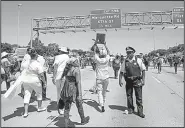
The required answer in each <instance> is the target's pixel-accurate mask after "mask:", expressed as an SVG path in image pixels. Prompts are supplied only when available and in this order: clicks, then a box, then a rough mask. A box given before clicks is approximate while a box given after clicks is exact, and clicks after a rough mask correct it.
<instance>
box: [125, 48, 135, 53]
mask: <svg viewBox="0 0 185 128" xmlns="http://www.w3.org/2000/svg"><path fill="white" fill-rule="evenodd" d="M126 51H132V52H134V53H135V52H136V50H135V49H134V48H132V47H126Z"/></svg>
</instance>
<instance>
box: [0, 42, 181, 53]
mask: <svg viewBox="0 0 185 128" xmlns="http://www.w3.org/2000/svg"><path fill="white" fill-rule="evenodd" d="M30 45H31V41H30V42H29V43H28V46H30ZM32 46H33V47H34V48H35V49H36V51H37V53H38V54H40V55H42V56H43V55H46V56H55V55H56V54H57V52H58V50H57V49H58V48H59V45H58V44H56V43H50V44H48V45H47V46H45V45H44V43H42V42H41V40H38V38H35V39H34V40H32ZM24 47H25V48H26V47H27V46H19V45H17V44H12V45H11V44H9V43H7V42H5V43H2V42H1V52H3V51H6V52H8V53H11V52H14V51H15V48H24ZM70 50H71V51H72V52H73V53H78V54H79V55H84V54H89V55H91V54H92V51H91V50H87V51H84V50H82V49H70ZM178 52H181V53H182V54H184V44H179V45H178V46H174V47H170V48H169V49H157V50H153V51H151V52H149V53H148V55H149V56H156V55H157V54H158V53H159V55H161V56H165V55H166V56H168V55H169V54H175V53H178Z"/></svg>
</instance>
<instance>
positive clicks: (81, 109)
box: [64, 98, 85, 127]
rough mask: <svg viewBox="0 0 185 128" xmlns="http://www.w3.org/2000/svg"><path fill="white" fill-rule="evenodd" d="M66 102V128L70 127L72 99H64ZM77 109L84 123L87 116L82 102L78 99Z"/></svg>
mask: <svg viewBox="0 0 185 128" xmlns="http://www.w3.org/2000/svg"><path fill="white" fill-rule="evenodd" d="M64 102H65V107H64V125H65V127H68V126H69V112H70V109H71V104H72V98H68V99H64ZM76 107H77V109H78V113H79V115H80V118H81V122H83V121H84V119H85V116H84V110H83V106H82V100H78V99H76Z"/></svg>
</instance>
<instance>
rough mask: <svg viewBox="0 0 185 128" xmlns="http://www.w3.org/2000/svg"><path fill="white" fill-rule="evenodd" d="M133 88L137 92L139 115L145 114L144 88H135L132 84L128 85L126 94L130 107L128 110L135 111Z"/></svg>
mask: <svg viewBox="0 0 185 128" xmlns="http://www.w3.org/2000/svg"><path fill="white" fill-rule="evenodd" d="M133 88H134V90H135V96H136V104H137V110H138V114H143V105H142V86H133V85H132V84H130V83H126V94H127V106H128V109H129V110H133V111H134V105H133Z"/></svg>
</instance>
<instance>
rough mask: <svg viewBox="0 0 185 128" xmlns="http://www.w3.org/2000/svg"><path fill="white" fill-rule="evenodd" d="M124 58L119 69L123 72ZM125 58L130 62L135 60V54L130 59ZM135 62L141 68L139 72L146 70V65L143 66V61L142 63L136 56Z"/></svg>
mask: <svg viewBox="0 0 185 128" xmlns="http://www.w3.org/2000/svg"><path fill="white" fill-rule="evenodd" d="M125 60H126V59H125ZM125 60H124V61H123V63H122V64H121V69H120V72H123V73H125ZM127 60H129V61H130V62H132V61H134V60H135V56H134V57H133V58H132V59H131V60H130V59H129V58H127ZM137 63H138V65H139V67H140V69H141V72H142V71H144V70H146V67H145V65H144V63H143V61H142V60H141V59H140V58H137Z"/></svg>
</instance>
